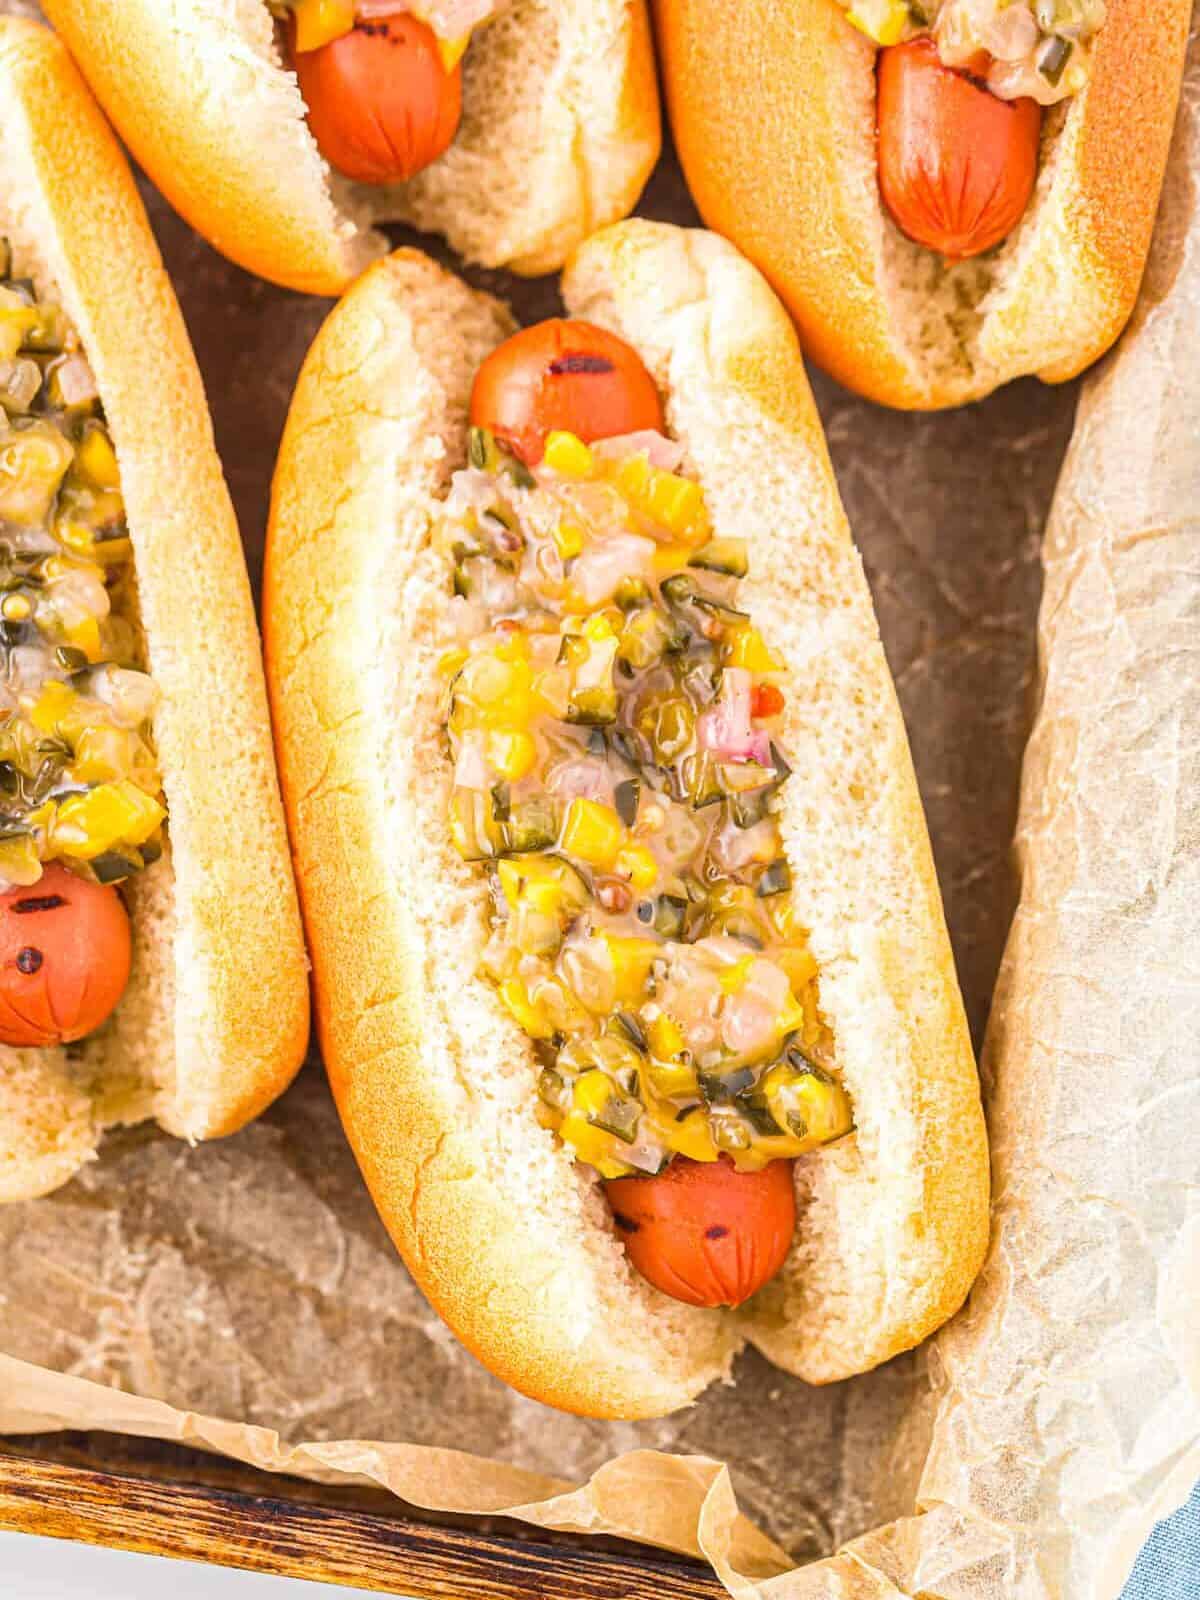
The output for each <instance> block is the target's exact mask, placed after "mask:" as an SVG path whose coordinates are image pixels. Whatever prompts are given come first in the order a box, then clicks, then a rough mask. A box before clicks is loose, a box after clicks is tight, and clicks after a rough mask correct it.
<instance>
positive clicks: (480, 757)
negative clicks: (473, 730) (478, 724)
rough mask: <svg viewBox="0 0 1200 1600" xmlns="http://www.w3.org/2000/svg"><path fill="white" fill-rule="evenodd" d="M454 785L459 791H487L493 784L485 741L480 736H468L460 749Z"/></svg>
mask: <svg viewBox="0 0 1200 1600" xmlns="http://www.w3.org/2000/svg"><path fill="white" fill-rule="evenodd" d="M454 784H455V787H456V788H459V789H486V788H488V787H489V786H490V784H491V775H490V773H489V772H488V764H487V759H486V757H485V756H484V753H483V740H482V738H480V736H479V735H478V734H468V735H467V736H466V737H465V738H464V739H463V741H462V743H461V744H460V745H459V747H458V759H457V760H456V761H455V763H454Z"/></svg>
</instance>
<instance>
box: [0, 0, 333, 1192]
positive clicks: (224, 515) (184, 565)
mask: <svg viewBox="0 0 1200 1600" xmlns="http://www.w3.org/2000/svg"><path fill="white" fill-rule="evenodd" d="M0 143H2V144H3V146H4V150H5V164H4V171H3V175H2V178H0V535H2V537H0V664H2V666H3V672H2V673H0V1200H13V1199H21V1198H26V1197H29V1196H31V1195H36V1194H42V1193H45V1192H47V1191H48V1190H50V1189H52V1188H54V1187H56V1186H57V1185H58V1184H60V1183H63V1182H65V1181H66V1180H67V1179H68V1178H69V1177H70V1176H71V1175H72V1173H73V1172H74V1171H75V1170H76V1169H77V1168H78V1167H79V1166H80V1165H82V1164H83V1163H84V1162H86V1161H88V1160H90V1159H92V1157H93V1156H94V1154H95V1151H96V1148H97V1145H98V1143H99V1141H100V1138H101V1135H102V1134H103V1131H104V1129H105V1128H106V1127H108V1126H111V1125H112V1124H114V1123H118V1122H133V1121H140V1120H143V1119H145V1118H147V1117H156V1118H157V1119H158V1121H159V1122H160V1123H161V1124H162V1125H163V1127H165V1128H167V1129H169V1130H170V1131H172V1132H175V1133H178V1134H180V1135H182V1136H183V1137H186V1138H189V1139H202V1138H208V1137H211V1136H214V1135H218V1134H222V1133H227V1132H231V1131H233V1130H234V1129H235V1128H237V1127H240V1126H241V1125H242V1124H243V1123H244V1122H245V1121H247V1120H248V1119H249V1118H250V1117H251V1116H253V1115H254V1114H255V1113H256V1112H257V1111H258V1110H260V1109H261V1108H262V1107H263V1106H264V1105H266V1104H267V1103H268V1102H269V1101H270V1100H271V1099H272V1098H273V1097H274V1096H275V1095H276V1094H278V1093H279V1092H280V1090H281V1089H282V1088H283V1087H284V1086H285V1085H286V1084H287V1082H288V1081H289V1080H290V1078H291V1076H292V1074H293V1073H294V1072H295V1070H296V1068H297V1066H298V1064H299V1062H300V1059H301V1057H302V1055H303V1051H304V1045H305V1040H306V1034H307V994H306V981H305V958H304V952H303V943H302V939H301V932H300V925H299V914H298V907H297V905H296V901H295V891H294V887H293V885H292V880H291V873H290V866H289V861H288V855H287V842H286V836H285V832H284V826H283V817H282V809H281V807H280V803H279V797H278V793H277V790H276V787H275V783H274V780H273V776H272V765H271V759H270V757H271V750H270V735H269V731H268V725H267V710H266V700H265V692H264V687H263V682H262V677H261V669H260V666H259V658H258V649H257V637H256V631H255V624H254V612H253V605H252V601H251V598H250V593H249V585H248V583H247V579H246V572H245V566H244V562H243V559H242V552H241V543H240V540H239V538H238V531H237V525H236V522H235V520H234V515H233V510H232V507H231V505H230V502H229V498H228V494H227V491H226V489H225V484H224V480H223V478H222V476H221V470H220V466H219V464H218V462H217V458H216V454H215V451H214V449H213V443H212V433H211V424H210V422H209V418H208V412H207V408H206V405H205V401H204V393H203V388H202V386H201V383H200V378H199V374H198V372H197V370H196V366H195V361H194V358H193V356H192V352H191V349H190V347H189V345H188V342H187V335H186V333H185V331H184V326H183V322H182V319H181V317H180V314H179V310H178V307H177V306H176V304H175V300H174V297H173V295H172V292H171V289H170V285H169V283H168V281H167V278H166V275H165V273H164V271H163V267H162V263H161V261H160V260H159V257H158V253H157V250H156V247H155V245H154V241H153V237H152V235H151V232H150V228H149V224H148V223H147V221H146V216H145V213H144V211H143V209H142V206H141V203H140V200H139V198H138V195H137V190H136V188H135V186H134V183H133V180H132V177H131V175H130V173H129V170H128V167H127V166H126V164H125V161H124V158H123V156H122V155H121V153H120V151H119V149H118V147H117V145H116V142H115V140H114V139H113V136H112V134H111V133H110V132H109V130H108V127H107V124H106V123H105V121H104V119H103V116H102V115H101V113H100V111H99V109H98V108H97V107H96V106H95V104H94V102H93V101H92V99H91V97H90V95H89V94H88V92H87V90H86V88H85V87H84V85H83V83H82V81H81V79H80V78H79V75H78V74H77V72H76V71H75V69H74V67H73V66H72V65H71V62H70V59H69V57H68V56H67V53H66V51H65V49H64V48H63V46H62V45H61V44H60V43H59V42H58V41H57V40H56V39H55V38H54V37H53V35H52V34H50V33H49V32H48V31H47V30H46V29H44V28H40V27H36V26H34V25H33V24H30V23H26V22H20V21H17V20H14V19H0Z"/></svg>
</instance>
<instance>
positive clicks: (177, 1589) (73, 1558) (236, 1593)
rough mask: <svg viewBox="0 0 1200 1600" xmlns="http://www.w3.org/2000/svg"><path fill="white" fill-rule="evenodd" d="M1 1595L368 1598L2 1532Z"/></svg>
mask: <svg viewBox="0 0 1200 1600" xmlns="http://www.w3.org/2000/svg"><path fill="white" fill-rule="evenodd" d="M0 1595H2V1596H3V1600H164V1596H169V1597H170V1600H217V1597H218V1596H219V1597H220V1600H339V1597H341V1596H344V1597H345V1600H363V1591H362V1590H361V1589H345V1588H343V1587H342V1586H341V1585H340V1584H337V1585H333V1584H326V1583H307V1582H302V1581H300V1580H298V1579H294V1578H269V1577H264V1576H262V1575H261V1574H260V1573H256V1572H238V1571H236V1570H235V1569H234V1568H232V1567H210V1566H204V1565H202V1564H201V1563H199V1562H195V1561H165V1560H163V1559H161V1558H160V1557H158V1556H135V1555H128V1554H127V1553H126V1552H125V1551H123V1550H99V1549H96V1548H94V1547H93V1546H92V1545H85V1544H70V1543H68V1542H67V1541H66V1540H64V1539H35V1538H33V1537H31V1536H30V1535H29V1534H23V1533H0Z"/></svg>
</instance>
